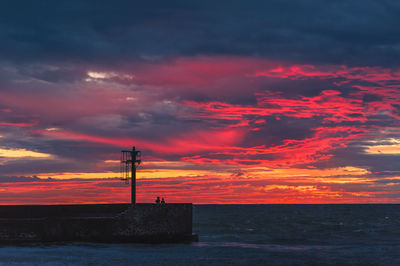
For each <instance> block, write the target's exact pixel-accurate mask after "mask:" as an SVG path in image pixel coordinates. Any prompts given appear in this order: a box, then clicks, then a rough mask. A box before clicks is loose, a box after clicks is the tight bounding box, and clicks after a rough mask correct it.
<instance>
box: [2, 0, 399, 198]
mask: <svg viewBox="0 0 400 266" xmlns="http://www.w3.org/2000/svg"><path fill="white" fill-rule="evenodd" d="M399 13H400V2H399V1H397V0H379V1H378V0H376V1H372V0H362V1H361V0H355V1H342V0H338V1H322V0H320V1H319V0H293V1H285V0H268V1H265V0H262V1H261V0H260V1H257V0H250V1H235V0H230V1H228V0H222V1H209V0H202V1H164V0H158V1H153V0H150V1H132V0H130V1H125V0H115V1H105V0H98V1H87V0H86V1H85V0H79V1H78V0H70V1H50V0H47V1H46V0H43V1H33V0H32V1H29V0H24V1H20V0H13V1H7V0H5V1H1V3H0V204H59V203H63V204H75V203H119V202H129V200H130V186H129V185H128V184H126V183H125V182H124V181H121V180H120V173H119V169H120V165H119V164H120V162H119V160H120V151H121V150H126V149H130V148H131V147H132V146H136V148H137V149H138V150H140V151H142V161H143V163H142V164H141V165H140V167H139V168H138V175H137V177H138V180H137V201H138V202H153V201H154V199H155V198H156V197H157V196H162V197H165V199H166V201H167V202H193V203H197V204H203V203H211V204H213V203H260V204H267V203H400V164H399V161H400V160H399V159H400V123H399V122H400V30H399V29H400V16H398V14H399Z"/></svg>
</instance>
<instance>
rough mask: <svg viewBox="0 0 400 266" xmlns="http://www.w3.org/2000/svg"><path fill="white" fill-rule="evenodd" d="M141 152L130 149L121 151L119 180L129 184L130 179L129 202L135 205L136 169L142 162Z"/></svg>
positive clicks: (133, 148)
mask: <svg viewBox="0 0 400 266" xmlns="http://www.w3.org/2000/svg"><path fill="white" fill-rule="evenodd" d="M140 157H141V152H140V151H137V150H136V149H135V147H132V150H131V151H121V168H120V171H121V179H122V180H125V182H126V183H129V179H131V186H132V188H131V202H132V204H136V168H137V167H138V166H139V164H140V163H141V162H142V160H141V159H140Z"/></svg>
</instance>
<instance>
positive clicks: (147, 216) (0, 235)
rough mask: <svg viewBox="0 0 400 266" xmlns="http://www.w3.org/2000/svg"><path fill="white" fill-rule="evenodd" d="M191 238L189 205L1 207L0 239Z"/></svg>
mask: <svg viewBox="0 0 400 266" xmlns="http://www.w3.org/2000/svg"><path fill="white" fill-rule="evenodd" d="M191 240H193V236H192V204H190V203H184V204H165V205H156V204H136V205H133V206H132V205H130V204H88V205H18V206H10V205H8V206H0V243H20V242H54V241H91V242H93V241H94V242H141V243H143V242H149V243H162V242H181V241H191Z"/></svg>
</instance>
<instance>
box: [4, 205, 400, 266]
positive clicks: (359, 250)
mask: <svg viewBox="0 0 400 266" xmlns="http://www.w3.org/2000/svg"><path fill="white" fill-rule="evenodd" d="M193 208H194V210H193V211H194V213H193V231H194V232H195V233H197V234H198V236H199V241H198V242H194V243H191V244H157V245H155V244H96V243H57V244H51V245H48V244H46V245H44V244H34V245H24V246H0V265H7V266H8V265H208V266H210V265H400V205H398V204H362V205H359V204H344V205H194V207H193Z"/></svg>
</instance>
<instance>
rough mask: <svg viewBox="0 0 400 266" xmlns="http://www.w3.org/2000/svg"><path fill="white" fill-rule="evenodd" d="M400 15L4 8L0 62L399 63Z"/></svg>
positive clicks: (228, 8) (322, 4)
mask: <svg viewBox="0 0 400 266" xmlns="http://www.w3.org/2000/svg"><path fill="white" fill-rule="evenodd" d="M399 11H400V4H399V3H398V1H396V0H390V1H389V0H388V1H378V0H375V1H372V0H370V1H313V0H302V1H278V0H273V1H246V2H245V3H244V2H243V1H217V2H215V1H190V2H187V1H162V0H160V1H146V2H140V1H122V0H120V1H111V2H110V1H77V0H75V1H40V2H38V1H28V0H26V1H2V3H1V4H0V51H1V53H0V56H1V58H2V59H3V60H9V61H19V62H20V61H28V62H29V61H30V62H32V61H52V62H56V61H57V62H58V61H70V62H71V61H72V62H82V61H84V62H92V63H102V64H108V65H115V64H122V63H124V62H126V61H129V60H131V59H136V60H138V59H139V58H141V59H144V60H151V59H157V58H159V57H168V56H176V55H184V56H187V55H198V54H203V55H204V54H208V55H250V56H265V57H268V58H273V59H277V60H288V61H298V62H308V63H310V62H314V63H335V64H341V63H345V64H349V65H392V66H393V65H396V66H398V62H399V50H400V45H399V43H400V34H399V25H400V17H399V16H398V14H399ZM54 78H57V77H54Z"/></svg>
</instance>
